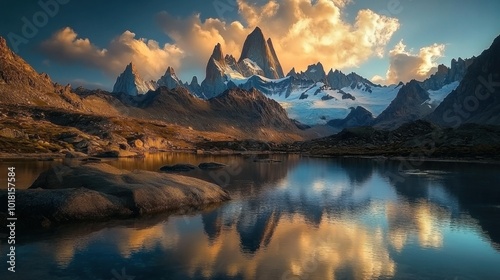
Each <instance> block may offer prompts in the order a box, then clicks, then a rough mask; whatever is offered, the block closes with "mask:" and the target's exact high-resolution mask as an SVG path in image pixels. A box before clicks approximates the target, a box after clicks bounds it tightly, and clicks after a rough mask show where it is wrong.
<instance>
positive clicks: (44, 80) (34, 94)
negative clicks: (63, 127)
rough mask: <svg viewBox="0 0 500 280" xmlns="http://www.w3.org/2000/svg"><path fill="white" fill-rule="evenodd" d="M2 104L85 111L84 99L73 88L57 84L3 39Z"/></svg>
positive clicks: (0, 56) (0, 45) (0, 51)
mask: <svg viewBox="0 0 500 280" xmlns="http://www.w3.org/2000/svg"><path fill="white" fill-rule="evenodd" d="M0 103H6V104H16V105H29V106H50V107H58V108H65V109H71V110H75V109H82V108H83V104H82V102H81V100H80V98H79V97H78V96H77V95H75V94H73V93H71V92H70V87H69V86H61V85H59V84H56V83H53V82H52V80H51V79H50V77H49V75H47V74H44V73H41V74H39V73H37V72H36V71H35V69H33V67H31V65H29V64H28V63H27V62H26V61H24V59H22V58H21V57H20V56H18V55H17V54H15V53H14V52H13V51H11V50H10V49H9V47H8V46H7V42H6V41H5V39H4V38H2V37H0Z"/></svg>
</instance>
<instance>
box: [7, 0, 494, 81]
mask: <svg viewBox="0 0 500 280" xmlns="http://www.w3.org/2000/svg"><path fill="white" fill-rule="evenodd" d="M498 11H500V1H490V0H478V1H472V0H460V1H459V0H441V1H427V0H420V1H417V0H183V1H175V2H174V1H166V0H150V1H143V2H139V1H95V0H89V1H76V0H39V1H16V0H2V2H1V3H0V36H2V37H4V38H6V39H7V42H8V44H9V46H10V47H11V49H13V50H14V51H15V52H16V53H17V54H19V55H20V56H21V57H23V58H24V59H25V60H26V61H28V63H30V64H31V65H32V66H33V67H34V68H35V69H36V70H37V71H39V72H44V73H48V74H49V75H50V76H51V78H52V79H53V80H54V81H55V82H58V83H61V84H67V83H70V84H72V85H73V86H80V85H82V86H84V87H87V88H102V89H106V90H111V89H112V87H113V84H114V82H115V80H116V77H117V76H118V75H119V74H120V73H121V72H122V71H123V70H124V69H125V66H126V65H127V64H128V63H130V62H131V61H132V62H133V63H134V64H135V65H136V68H137V69H138V71H139V74H140V75H141V76H142V77H143V78H144V79H148V80H157V79H158V78H160V77H161V76H162V75H163V74H164V72H165V71H166V69H167V67H168V66H172V67H174V69H175V70H176V73H177V75H178V76H179V78H181V79H182V80H183V81H188V82H189V81H191V79H192V77H193V75H197V76H198V80H199V81H201V80H203V79H204V78H205V67H206V64H207V61H208V59H209V57H210V54H211V53H212V50H213V48H214V46H215V45H216V44H217V43H221V45H222V49H223V52H224V53H225V54H232V55H233V56H234V57H235V58H236V59H238V58H239V56H240V53H241V49H242V47H243V42H244V40H245V38H246V36H247V35H248V34H249V33H250V32H251V31H252V30H253V29H254V28H255V27H256V26H259V27H260V28H261V29H262V31H263V33H264V36H266V37H270V38H271V39H272V41H273V45H274V47H275V49H276V52H277V55H278V58H279V60H280V62H281V64H282V66H283V70H284V72H285V73H287V72H288V71H289V70H290V69H291V68H292V67H295V69H296V70H297V71H305V69H306V68H307V65H310V64H315V63H316V62H318V61H320V62H321V63H322V64H323V66H324V67H325V70H326V71H328V70H329V69H330V68H333V69H339V70H341V71H343V72H345V73H349V72H353V71H354V72H356V73H358V74H360V75H362V76H364V77H366V78H368V79H371V80H373V81H375V82H377V83H381V84H391V83H397V82H399V81H403V82H408V81H409V80H411V79H418V80H422V79H425V78H426V77H428V76H429V75H430V74H432V73H434V71H435V70H436V66H437V65H438V64H445V65H447V66H449V65H450V61H451V59H452V58H458V57H462V58H468V57H472V56H474V55H475V56H477V55H479V54H480V53H481V52H482V51H483V50H485V49H487V48H488V47H489V46H490V44H491V43H492V42H493V40H494V38H495V37H496V36H498V35H500V17H498V16H497V14H498Z"/></svg>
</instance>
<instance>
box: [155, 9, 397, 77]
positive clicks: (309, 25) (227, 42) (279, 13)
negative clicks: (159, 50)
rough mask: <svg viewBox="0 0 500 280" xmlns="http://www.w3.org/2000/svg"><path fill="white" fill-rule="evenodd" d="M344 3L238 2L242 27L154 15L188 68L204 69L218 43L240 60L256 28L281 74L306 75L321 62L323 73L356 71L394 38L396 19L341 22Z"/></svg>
mask: <svg viewBox="0 0 500 280" xmlns="http://www.w3.org/2000/svg"><path fill="white" fill-rule="evenodd" d="M348 2H350V1H345V0H336V1H331V0H318V1H311V0H284V1H280V2H278V1H269V2H267V3H266V4H264V5H260V6H259V5H256V4H252V3H250V2H249V1H246V0H238V1H237V3H238V11H239V14H240V16H241V18H242V21H241V22H240V21H234V22H231V23H229V22H225V21H222V20H220V19H213V18H209V19H206V20H204V21H202V20H201V19H200V15H194V16H191V17H188V18H178V17H174V16H172V15H170V14H169V13H167V12H161V13H160V14H158V17H157V19H158V22H159V24H160V26H161V27H162V28H163V30H164V32H165V33H166V34H167V35H168V36H169V37H170V38H172V39H174V41H175V44H176V45H177V46H179V48H180V49H182V50H183V51H184V52H185V53H186V54H187V57H188V58H190V57H191V58H194V59H190V60H189V63H188V67H190V66H193V67H194V66H196V67H198V68H203V69H204V67H205V64H206V61H207V59H208V57H209V56H210V54H211V52H212V50H213V46H215V44H217V43H220V44H221V45H222V47H223V50H224V52H225V53H229V54H232V55H233V56H235V57H236V59H238V58H239V55H240V52H241V48H242V44H243V42H244V40H245V38H246V36H247V35H248V34H249V33H250V32H251V31H252V30H253V29H254V28H255V27H256V26H259V27H260V28H261V29H262V30H263V32H264V35H265V36H266V37H270V38H271V39H272V40H273V44H274V47H275V49H276V52H277V54H278V58H279V59H280V62H281V64H282V66H283V69H284V71H285V72H287V71H288V70H290V69H291V68H292V67H295V68H296V69H305V68H307V65H309V64H312V63H316V62H318V61H321V62H322V63H323V65H325V66H326V67H328V68H329V67H333V68H343V67H353V66H359V65H360V64H361V63H363V62H365V61H366V60H367V59H369V58H371V57H374V56H378V57H380V56H383V54H384V49H385V47H386V45H387V43H388V42H389V40H390V39H391V37H392V35H393V34H394V32H395V31H396V30H398V28H399V22H398V20H397V19H396V18H391V17H387V16H383V15H379V14H377V13H375V12H373V11H371V10H360V11H359V12H358V14H357V16H356V18H355V21H354V22H353V23H350V22H347V21H345V20H344V18H343V17H342V14H343V8H344V6H345V5H346V4H347V3H348Z"/></svg>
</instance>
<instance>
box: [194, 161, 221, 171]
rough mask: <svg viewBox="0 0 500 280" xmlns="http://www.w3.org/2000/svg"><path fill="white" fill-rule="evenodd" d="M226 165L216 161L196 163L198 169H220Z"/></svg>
mask: <svg viewBox="0 0 500 280" xmlns="http://www.w3.org/2000/svg"><path fill="white" fill-rule="evenodd" d="M225 166H226V165H225V164H223V163H218V162H203V163H200V165H198V167H199V168H200V169H203V170H209V169H220V168H223V167H225Z"/></svg>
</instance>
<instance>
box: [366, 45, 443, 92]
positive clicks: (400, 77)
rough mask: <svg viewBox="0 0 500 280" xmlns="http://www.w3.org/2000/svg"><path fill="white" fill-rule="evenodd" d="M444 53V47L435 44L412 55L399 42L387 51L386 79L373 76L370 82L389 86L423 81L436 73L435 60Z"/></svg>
mask: <svg viewBox="0 0 500 280" xmlns="http://www.w3.org/2000/svg"><path fill="white" fill-rule="evenodd" d="M444 51H445V45H443V44H436V43H435V44H432V45H430V46H427V47H423V48H421V49H420V50H419V52H418V53H412V52H411V51H407V50H406V45H405V44H404V43H403V41H402V40H401V41H399V43H397V44H396V46H394V48H393V49H392V50H391V51H389V70H388V71H387V74H386V77H385V78H383V77H381V76H374V77H373V78H372V81H373V82H378V83H386V84H391V83H398V82H400V81H403V82H408V81H410V80H412V79H415V80H419V81H422V80H425V79H427V78H428V77H429V76H430V75H431V74H433V73H435V72H436V69H437V68H436V67H437V62H436V60H437V59H439V58H441V57H443V56H444Z"/></svg>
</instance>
